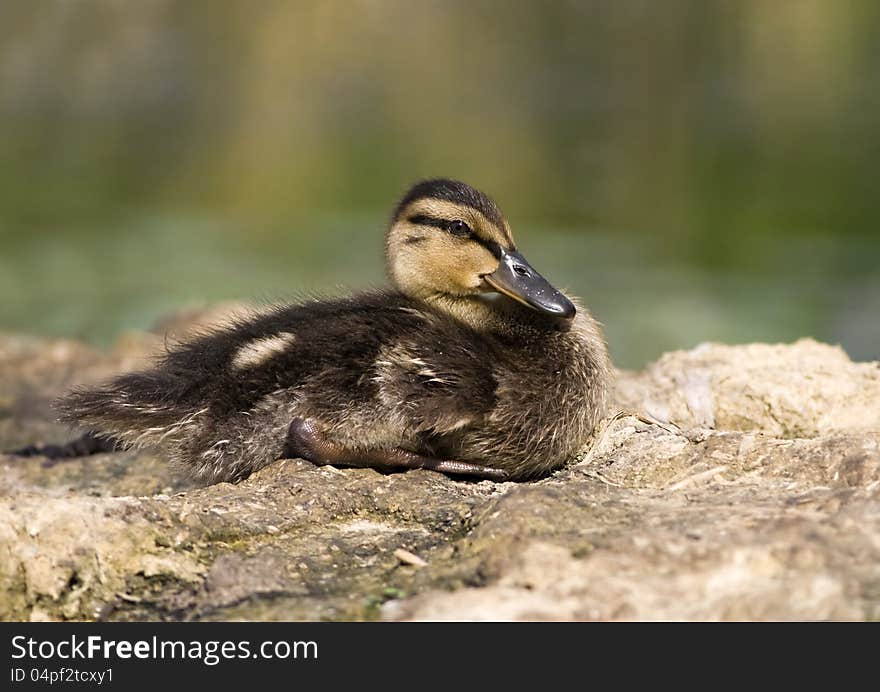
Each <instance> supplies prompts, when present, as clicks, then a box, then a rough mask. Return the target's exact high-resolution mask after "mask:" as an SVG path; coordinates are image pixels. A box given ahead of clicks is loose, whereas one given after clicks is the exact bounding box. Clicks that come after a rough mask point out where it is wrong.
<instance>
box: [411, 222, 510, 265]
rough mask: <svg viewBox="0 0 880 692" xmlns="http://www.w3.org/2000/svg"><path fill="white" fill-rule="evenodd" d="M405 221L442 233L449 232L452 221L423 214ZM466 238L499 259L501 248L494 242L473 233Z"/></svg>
mask: <svg viewBox="0 0 880 692" xmlns="http://www.w3.org/2000/svg"><path fill="white" fill-rule="evenodd" d="M407 220H408V221H409V222H410V223H414V224H416V225H418V226H433V227H434V228H441V229H443V230H444V231H449V226H450V224H451V223H452V221H450V220H448V219H437V218H434V217H433V216H426V215H425V214H416V215H414V216H410V217H409V218H408V219H407ZM468 237H469V238H470V239H471V240H473V241H474V242H477V243H479V244H480V245H482V246H483V247H484V248H486V249H487V250H488V251H489V252H491V253H492V254H493V255H494V256H495V257H496V258H497V259H501V253H502V248H501V246H500V245H499V244H498V243H496V242H495V241H494V240H484V239H483V238H480V237H479V236H478V235H477V234H476V233H474V232H473V231H471V232H470V236H468Z"/></svg>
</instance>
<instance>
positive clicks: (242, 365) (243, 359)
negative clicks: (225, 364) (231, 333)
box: [232, 332, 296, 370]
mask: <svg viewBox="0 0 880 692" xmlns="http://www.w3.org/2000/svg"><path fill="white" fill-rule="evenodd" d="M294 341H296V334H291V333H290V332H281V333H279V334H273V335H272V336H264V337H263V338H261V339H256V340H254V341H251V342H249V343H247V344H245V345H244V346H242V347H241V348H240V349H238V351H237V352H236V354H235V355H234V356H233V357H232V367H233V369H235V370H244V369H246V368H253V367H256V366H257V365H262V364H263V363H265V362H266V361H267V360H269V359H270V358H273V357H274V356H276V355H278V354H279V353H281V352H283V351H284V350H285V349H287V348H288V347H289V346H290V345H291V344H292V343H293V342H294Z"/></svg>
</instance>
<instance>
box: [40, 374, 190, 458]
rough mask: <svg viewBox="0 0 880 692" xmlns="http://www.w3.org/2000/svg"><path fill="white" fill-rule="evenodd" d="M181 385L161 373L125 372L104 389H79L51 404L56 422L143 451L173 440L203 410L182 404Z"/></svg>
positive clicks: (103, 387)
mask: <svg viewBox="0 0 880 692" xmlns="http://www.w3.org/2000/svg"><path fill="white" fill-rule="evenodd" d="M184 386H185V383H184V382H183V381H182V380H181V378H179V377H177V376H175V375H174V374H173V373H169V372H164V371H161V370H151V371H147V372H136V373H129V374H125V375H122V376H120V377H117V378H116V379H114V380H112V381H111V382H109V383H108V384H106V385H103V386H98V387H78V388H76V389H73V390H71V391H70V392H68V393H67V394H65V395H64V396H63V397H61V398H60V399H59V400H58V401H56V403H55V409H56V410H57V411H58V413H59V414H60V420H61V421H62V422H65V423H69V424H72V425H76V426H78V427H82V428H86V429H88V430H91V431H93V432H94V433H95V434H96V435H98V436H101V437H113V438H117V439H119V440H120V441H122V443H123V444H124V445H125V446H126V447H145V446H149V445H154V444H159V443H161V442H162V441H164V440H166V439H168V438H169V437H174V436H175V434H176V433H179V432H180V431H181V430H182V429H183V428H185V427H186V426H187V425H188V424H190V423H192V422H193V421H194V420H195V418H196V417H198V415H200V414H201V413H204V410H201V411H200V410H198V409H194V410H189V408H191V407H182V406H181V403H180V402H181V398H182V397H181V396H180V394H181V392H182V388H183V387H184Z"/></svg>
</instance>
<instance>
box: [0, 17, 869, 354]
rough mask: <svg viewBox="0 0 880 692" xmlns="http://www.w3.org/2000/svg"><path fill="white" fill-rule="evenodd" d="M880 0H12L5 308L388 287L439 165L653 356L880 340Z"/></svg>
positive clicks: (2, 317)
mask: <svg viewBox="0 0 880 692" xmlns="http://www.w3.org/2000/svg"><path fill="white" fill-rule="evenodd" d="M878 155H880V3H878V2H875V1H874V0H864V1H863V2H858V1H853V2H848V1H846V0H842V1H838V0H772V1H768V0H742V1H739V2H737V1H733V0H731V1H728V2H709V1H705V0H693V1H692V2H675V1H664V2H652V1H648V0H621V1H618V2H612V1H610V0H609V1H607V2H598V1H593V2H588V1H580V2H578V1H573V0H572V1H562V0H559V1H557V2H514V1H512V0H511V1H502V0H497V1H492V0H481V1H476V2H473V1H471V2H463V1H461V2H459V1H450V0H446V1H443V2H439V1H428V0H423V1H413V0H410V1H409V2H405V1H403V0H348V1H343V0H314V1H312V0H303V1H296V2H294V1H287V2H282V1H279V0H275V1H273V0H262V1H260V2H245V1H243V0H242V1H229V0H227V1H212V2H208V1H183V0H177V1H175V0H137V1H124V0H116V1H114V0H105V1H99V0H57V1H54V2H53V1H47V0H44V1H39V0H33V1H27V0H21V1H18V0H3V1H2V2H0V328H2V329H4V330H22V331H27V332H32V333H38V334H51V335H65V336H71V337H80V338H85V339H88V340H90V341H92V342H94V343H97V344H108V343H110V342H111V341H112V339H113V338H114V337H115V335H117V334H118V333H119V331H120V330H122V329H126V328H137V327H146V326H149V325H150V324H151V322H153V320H154V319H155V318H156V317H158V316H159V315H160V314H162V313H164V312H168V311H171V310H174V309H179V308H184V307H191V306H193V305H196V304H203V303H206V302H211V301H217V300H221V299H230V298H232V299H244V300H252V299H257V300H260V299H275V298H280V297H284V296H288V295H291V294H296V293H297V292H303V291H325V292H333V293H335V292H340V291H343V290H345V289H346V287H349V288H353V287H364V286H367V285H375V284H379V283H381V281H382V280H383V276H382V258H381V242H380V237H381V233H382V232H383V230H384V226H385V223H386V220H387V216H388V214H389V213H390V209H391V205H392V203H393V201H394V199H395V198H396V197H397V196H399V195H400V194H401V193H402V192H403V191H404V190H405V188H406V187H407V186H408V185H409V183H411V182H412V181H414V180H415V179H418V178H422V177H427V176H437V175H444V176H451V177H457V178H461V179H463V180H465V181H468V182H470V183H472V184H474V185H476V186H478V187H481V188H483V189H485V190H487V191H488V192H489V193H490V194H492V195H493V196H494V197H495V198H496V200H497V201H498V202H499V203H500V205H501V206H502V208H503V209H504V210H505V211H506V213H507V215H508V217H509V218H510V220H511V224H512V226H513V229H514V234H515V235H516V237H517V240H518V243H519V245H520V248H521V249H522V250H523V251H524V253H525V254H526V256H528V257H529V258H530V259H531V260H532V262H533V264H535V266H537V267H538V268H539V269H540V270H541V271H542V272H543V273H545V274H546V275H547V276H548V277H550V278H551V279H552V280H553V281H554V282H555V283H557V284H560V285H562V286H566V287H568V288H569V289H571V290H572V291H573V292H575V293H577V294H579V295H581V296H582V297H583V298H584V300H585V301H586V303H587V304H588V305H589V306H590V307H591V308H592V309H593V311H594V312H595V314H596V315H597V316H598V318H599V319H600V320H601V321H602V322H604V323H605V325H606V329H607V334H608V339H609V342H610V346H611V350H612V353H613V355H614V357H615V360H616V361H617V362H618V363H619V364H621V365H623V366H628V367H637V366H641V365H643V364H644V363H645V362H646V361H647V360H649V359H652V358H655V357H656V356H657V355H659V354H660V353H661V352H663V351H665V350H668V349H672V348H680V347H691V346H693V345H695V344H697V343H699V342H701V341H705V340H722V341H728V342H744V341H750V340H762V341H778V340H791V339H795V338H797V337H800V336H805V335H811V336H815V337H817V338H820V339H824V340H828V341H831V342H839V343H842V344H843V345H844V347H845V348H846V349H847V350H848V351H849V352H850V354H851V355H853V356H854V357H856V358H860V359H868V358H878V357H880V319H878V316H880V232H878V228H877V225H878V222H880V195H878V184H877V161H878Z"/></svg>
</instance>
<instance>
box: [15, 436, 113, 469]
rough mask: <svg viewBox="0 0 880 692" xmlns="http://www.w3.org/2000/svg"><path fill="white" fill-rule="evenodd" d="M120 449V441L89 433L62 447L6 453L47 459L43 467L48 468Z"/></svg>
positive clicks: (44, 447)
mask: <svg viewBox="0 0 880 692" xmlns="http://www.w3.org/2000/svg"><path fill="white" fill-rule="evenodd" d="M119 449H121V446H120V443H119V440H117V439H115V438H113V437H98V436H97V435H95V434H94V433H90V432H87V433H86V434H85V435H82V436H81V437H78V438H76V439H75V440H71V441H70V442H65V443H63V444H60V445H28V446H27V447H22V448H21V449H13V450H10V451H9V452H6V453H7V454H10V455H12V456H17V457H45V458H46V460H45V461H44V462H43V466H47V467H48V466H54V465H55V464H57V463H58V462H59V461H63V460H65V459H75V458H76V457H85V456H89V455H90V454H101V453H102V452H115V451H117V450H119Z"/></svg>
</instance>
